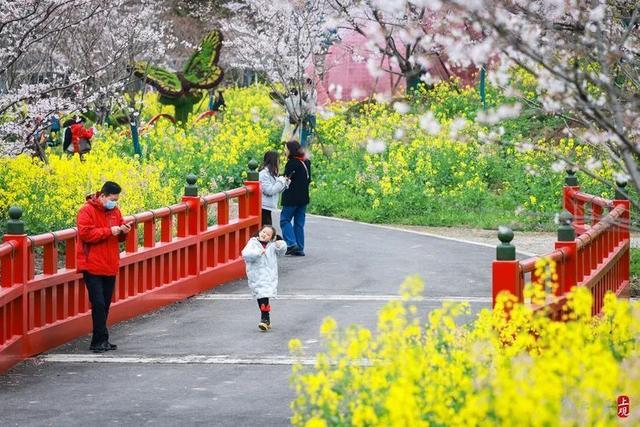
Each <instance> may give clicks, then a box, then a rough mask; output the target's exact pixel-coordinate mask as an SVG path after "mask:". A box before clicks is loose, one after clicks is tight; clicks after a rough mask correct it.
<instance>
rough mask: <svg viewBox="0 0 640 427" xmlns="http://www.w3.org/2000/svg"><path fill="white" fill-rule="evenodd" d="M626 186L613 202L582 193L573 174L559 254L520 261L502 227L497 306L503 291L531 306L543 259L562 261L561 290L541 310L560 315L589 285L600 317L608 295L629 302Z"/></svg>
mask: <svg viewBox="0 0 640 427" xmlns="http://www.w3.org/2000/svg"><path fill="white" fill-rule="evenodd" d="M625 185H626V184H625V183H618V187H617V190H616V195H615V199H614V200H607V199H604V198H602V197H597V196H593V195H591V194H587V193H583V192H581V191H580V187H579V186H578V180H577V178H576V177H575V172H573V171H568V175H567V177H566V178H565V187H564V192H563V193H564V194H563V207H564V210H565V211H564V212H563V213H561V214H560V216H559V222H560V226H559V227H558V240H557V241H556V243H555V250H554V251H551V252H549V253H547V254H544V255H540V256H536V257H531V258H528V259H525V260H521V261H519V260H516V256H515V255H516V254H515V247H514V246H513V245H512V244H511V241H512V239H513V232H512V231H511V230H510V229H508V228H502V229H501V230H500V231H499V233H498V236H499V238H500V240H501V241H502V244H500V245H499V246H498V248H497V260H496V261H494V263H493V303H494V304H495V302H496V298H497V296H498V294H499V293H501V292H509V293H511V294H512V295H514V296H515V297H516V298H517V299H518V300H519V301H521V302H525V301H524V292H523V291H524V287H525V284H526V283H536V282H538V281H539V278H538V277H536V272H535V266H536V263H537V262H538V260H540V259H542V258H547V259H549V260H551V261H554V262H555V263H556V271H557V274H558V283H557V284H558V286H557V287H556V288H555V289H553V291H552V293H553V294H552V295H549V296H548V298H547V302H546V303H545V304H544V305H540V306H538V307H536V308H540V309H541V308H544V307H548V308H550V309H551V312H552V315H556V314H559V310H560V308H561V307H562V305H563V303H564V301H565V300H566V295H567V293H568V292H570V291H571V289H572V288H574V287H575V286H585V287H587V288H588V289H589V290H590V291H591V293H592V295H593V307H592V312H593V314H594V315H595V314H598V313H599V312H600V311H601V310H602V307H603V304H604V296H605V295H606V294H607V293H608V292H613V293H615V294H616V295H617V296H619V297H625V298H628V297H629V290H630V282H629V273H630V256H629V248H630V233H629V225H630V203H629V200H628V199H627V196H626V193H625V191H624V187H625ZM587 219H590V221H586V220H587Z"/></svg>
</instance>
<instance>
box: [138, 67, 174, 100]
mask: <svg viewBox="0 0 640 427" xmlns="http://www.w3.org/2000/svg"><path fill="white" fill-rule="evenodd" d="M134 74H135V75H136V77H139V78H141V79H145V82H146V83H147V84H149V85H151V86H153V87H154V88H156V89H157V90H158V92H160V93H161V94H162V95H164V96H168V97H169V96H171V97H177V96H180V95H181V94H182V93H183V87H182V83H181V82H180V78H179V77H178V75H177V74H176V73H174V72H173V71H169V70H165V69H164V68H161V67H157V66H155V65H151V64H149V63H147V62H137V63H136V64H135V67H134Z"/></svg>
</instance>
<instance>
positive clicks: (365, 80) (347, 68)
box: [317, 31, 404, 105]
mask: <svg viewBox="0 0 640 427" xmlns="http://www.w3.org/2000/svg"><path fill="white" fill-rule="evenodd" d="M341 36H342V37H341V38H342V41H341V42H340V43H337V44H334V45H333V46H331V48H329V53H328V54H327V57H326V60H325V69H326V71H325V74H324V76H323V77H324V78H323V79H322V81H321V82H319V83H318V86H317V91H318V104H319V105H324V104H326V103H328V102H331V101H336V100H350V99H364V98H367V97H370V96H372V95H374V94H376V93H382V94H386V95H391V94H392V93H393V92H394V91H398V90H400V91H402V90H403V89H402V87H404V85H403V80H404V79H402V77H400V76H397V75H394V74H392V73H379V75H378V76H377V77H374V76H373V75H372V74H371V72H369V68H368V66H367V61H368V60H370V61H373V63H374V64H376V65H377V66H378V67H379V66H380V65H382V66H383V67H384V68H385V69H389V67H390V64H389V60H388V58H384V62H382V63H381V61H382V59H383V58H382V57H381V55H380V54H377V53H374V52H372V51H371V50H370V49H368V48H367V46H366V43H367V39H366V38H365V37H364V36H362V35H360V34H358V33H356V32H355V31H349V32H345V33H343V34H341ZM391 69H393V70H394V71H398V72H399V71H400V70H399V69H398V68H397V67H393V68H391ZM401 86H402V87H401Z"/></svg>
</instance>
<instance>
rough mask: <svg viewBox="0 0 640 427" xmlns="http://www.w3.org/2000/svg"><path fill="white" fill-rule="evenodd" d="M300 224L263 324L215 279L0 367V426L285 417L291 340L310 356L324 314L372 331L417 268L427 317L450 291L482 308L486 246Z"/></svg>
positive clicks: (242, 421) (232, 422)
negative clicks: (103, 345) (103, 334)
mask: <svg viewBox="0 0 640 427" xmlns="http://www.w3.org/2000/svg"><path fill="white" fill-rule="evenodd" d="M306 230H307V244H306V248H305V252H306V253H307V256H306V257H304V258H302V257H300V258H297V257H286V258H284V259H282V260H281V261H280V286H279V293H280V295H281V298H280V299H278V300H275V301H273V302H272V304H271V305H272V322H273V325H274V327H273V330H272V331H270V332H269V333H262V332H260V331H259V330H258V329H257V326H256V325H257V322H258V320H259V312H258V308H257V304H256V302H255V301H254V300H251V299H249V297H248V288H247V286H246V282H245V281H238V282H234V283H230V284H227V285H224V286H221V287H218V288H216V289H214V290H212V291H211V292H208V293H206V294H202V295H199V296H196V297H194V298H190V299H188V300H186V301H183V302H180V303H177V304H174V305H172V306H169V307H166V308H163V309H161V310H158V311H156V312H153V313H150V314H147V315H144V316H141V317H139V318H137V319H134V320H131V321H128V322H123V323H120V324H118V325H114V326H113V327H112V328H111V337H112V341H113V342H115V343H117V344H118V345H119V346H120V348H119V350H118V351H117V352H110V353H108V354H107V355H104V356H103V355H99V356H95V355H93V354H91V353H89V352H88V345H89V337H83V338H80V339H78V340H76V341H74V342H72V343H69V344H67V345H64V346H62V347H60V348H57V349H54V350H52V351H51V352H49V353H47V354H45V355H42V356H40V357H38V358H36V359H33V360H30V361H26V362H24V363H22V364H20V365H18V366H17V367H15V368H14V369H12V370H11V371H10V372H9V373H7V374H5V375H2V376H0V425H2V426H12V425H17V426H40V425H47V426H48V425H50V426H76V425H91V426H112V425H125V426H130V425H131V426H133V425H145V424H151V425H161V426H174V425H175V426H185V425H221V426H270V425H273V426H281V425H288V424H289V417H290V409H289V402H290V401H291V400H292V398H293V393H292V391H291V390H290V389H289V385H288V384H289V375H290V371H291V360H290V359H289V354H288V347H287V344H288V341H289V340H290V339H291V338H299V339H301V341H302V342H303V344H304V346H305V349H306V352H307V354H309V355H310V358H309V359H308V360H307V362H310V361H311V360H312V356H313V354H314V353H315V352H317V351H319V350H321V342H320V341H319V337H318V335H319V334H318V330H319V327H320V324H321V323H322V320H323V318H324V317H325V316H328V315H330V316H333V317H334V318H335V319H336V320H337V321H338V322H339V324H341V325H348V324H351V323H359V324H362V325H365V326H367V327H370V328H375V324H376V316H377V311H378V310H379V309H380V308H381V307H382V306H383V305H384V304H385V303H386V301H388V300H389V299H390V298H393V296H394V295H397V290H398V288H399V286H400V284H401V283H402V281H403V279H404V278H405V277H406V276H407V275H409V274H415V273H417V274H419V275H420V276H421V277H422V278H423V279H424V281H425V285H426V286H425V290H424V294H423V296H424V300H423V301H420V302H417V303H416V304H417V305H418V307H419V308H420V309H421V310H422V311H423V312H424V313H425V315H426V313H428V312H429V311H430V310H432V309H433V308H436V307H438V306H439V305H440V304H441V301H442V299H444V298H447V297H452V298H454V299H456V298H462V299H465V298H467V299H470V302H471V307H472V310H473V311H474V312H475V311H477V310H479V309H481V308H485V307H489V305H490V303H489V301H490V296H491V290H490V275H491V261H492V260H493V258H494V253H495V250H494V249H492V248H489V247H482V246H476V245H470V244H468V243H462V242H456V241H451V240H443V239H438V238H433V237H428V236H423V235H419V234H412V233H407V232H404V231H400V230H397V231H396V230H388V229H382V228H378V227H374V226H369V225H365V224H357V223H351V222H345V221H337V220H330V219H325V218H319V217H308V218H307V227H306Z"/></svg>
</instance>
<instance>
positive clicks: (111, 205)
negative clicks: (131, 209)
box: [104, 200, 118, 211]
mask: <svg viewBox="0 0 640 427" xmlns="http://www.w3.org/2000/svg"><path fill="white" fill-rule="evenodd" d="M117 205H118V203H117V202H116V201H115V200H107V202H106V203H105V204H104V208H105V209H106V210H108V211H110V210H112V209H114V208H115V207H116V206H117Z"/></svg>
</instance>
